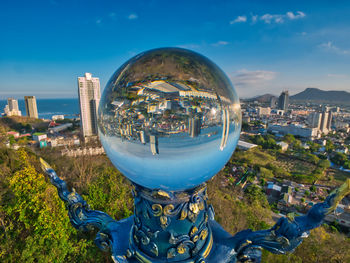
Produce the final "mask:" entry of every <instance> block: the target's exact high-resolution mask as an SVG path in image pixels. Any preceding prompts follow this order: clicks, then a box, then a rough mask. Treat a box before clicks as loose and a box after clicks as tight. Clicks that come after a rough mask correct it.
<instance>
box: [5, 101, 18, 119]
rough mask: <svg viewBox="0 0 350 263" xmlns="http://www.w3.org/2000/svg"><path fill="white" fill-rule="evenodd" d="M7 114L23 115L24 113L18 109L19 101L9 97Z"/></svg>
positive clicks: (6, 108)
mask: <svg viewBox="0 0 350 263" xmlns="http://www.w3.org/2000/svg"><path fill="white" fill-rule="evenodd" d="M4 111H5V114H6V116H21V115H22V113H21V111H20V110H19V109H18V101H17V100H15V99H14V98H8V99H7V105H6V107H5V109H4Z"/></svg>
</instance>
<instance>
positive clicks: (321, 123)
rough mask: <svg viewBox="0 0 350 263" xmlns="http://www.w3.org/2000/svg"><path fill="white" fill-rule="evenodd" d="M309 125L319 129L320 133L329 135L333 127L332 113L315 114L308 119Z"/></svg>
mask: <svg viewBox="0 0 350 263" xmlns="http://www.w3.org/2000/svg"><path fill="white" fill-rule="evenodd" d="M308 122H309V125H310V126H311V127H312V128H317V129H318V130H319V131H320V132H322V133H325V134H327V133H328V132H329V131H330V130H331V126H332V112H330V111H323V112H313V113H311V114H310V115H309V117H308Z"/></svg>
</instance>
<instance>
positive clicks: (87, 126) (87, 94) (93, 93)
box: [78, 73, 101, 137]
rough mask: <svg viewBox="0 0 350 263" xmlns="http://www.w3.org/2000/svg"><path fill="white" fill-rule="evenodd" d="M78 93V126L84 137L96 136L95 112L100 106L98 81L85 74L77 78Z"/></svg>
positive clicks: (89, 74)
mask: <svg viewBox="0 0 350 263" xmlns="http://www.w3.org/2000/svg"><path fill="white" fill-rule="evenodd" d="M78 93H79V103H80V124H81V130H82V134H83V136H84V137H88V136H92V135H97V110H98V105H99V104H100V98H101V91H100V79H99V78H93V77H92V75H91V73H85V76H84V77H79V78H78Z"/></svg>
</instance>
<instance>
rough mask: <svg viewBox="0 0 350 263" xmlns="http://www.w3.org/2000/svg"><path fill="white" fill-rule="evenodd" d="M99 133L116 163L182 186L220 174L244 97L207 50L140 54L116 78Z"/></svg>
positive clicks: (136, 178)
mask: <svg viewBox="0 0 350 263" xmlns="http://www.w3.org/2000/svg"><path fill="white" fill-rule="evenodd" d="M98 115H99V121H98V126H99V136H100V139H101V142H102V145H103V147H104V149H105V151H106V153H107V155H108V157H109V158H110V160H111V161H112V163H113V164H114V165H115V166H116V167H117V168H118V169H119V170H120V171H121V172H122V173H123V174H124V175H125V176H126V177H128V178H129V179H130V180H131V181H133V182H135V183H137V184H139V185H142V186H144V187H148V188H151V189H156V188H157V189H158V188H159V189H164V190H172V191H175V190H184V189H188V188H192V187H195V186H197V185H199V184H201V183H203V182H205V181H207V180H208V179H210V178H211V177H212V176H214V175H215V174H216V173H217V172H219V171H220V169H221V168H222V167H223V166H224V165H225V163H226V162H227V161H228V160H229V159H230V157H231V155H232V153H233V151H234V149H235V147H236V145H237V142H238V138H239V134H240V130H241V110H240V104H239V99H238V96H237V94H236V92H235V90H234V88H233V87H232V85H231V83H230V81H229V80H228V78H227V77H226V75H225V73H224V72H223V71H222V70H221V69H220V68H219V67H218V66H216V65H215V64H214V63H213V62H211V61H210V60H209V59H207V58H206V57H203V56H202V55H199V54H198V53H195V52H192V51H189V50H185V49H180V48H162V49H155V50H151V51H148V52H144V53H141V54H139V55H137V56H135V57H133V58H132V59H130V60H129V61H127V62H126V63H125V64H124V65H122V66H121V67H120V68H119V69H118V70H117V71H116V72H115V73H114V74H113V76H112V77H111V79H110V80H109V82H108V83H107V86H106V88H105V91H104V93H103V95H102V98H101V102H100V106H99V112H98Z"/></svg>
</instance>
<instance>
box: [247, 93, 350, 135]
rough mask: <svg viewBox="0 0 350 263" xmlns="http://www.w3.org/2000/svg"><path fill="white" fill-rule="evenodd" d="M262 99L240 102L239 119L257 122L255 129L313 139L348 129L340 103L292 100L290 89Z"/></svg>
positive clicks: (347, 117) (347, 122)
mask: <svg viewBox="0 0 350 263" xmlns="http://www.w3.org/2000/svg"><path fill="white" fill-rule="evenodd" d="M270 96H271V98H270V99H269V100H266V99H265V101H264V102H259V101H248V102H245V103H242V105H241V106H242V113H243V116H242V120H243V121H244V122H247V123H250V122H254V121H258V122H260V124H259V125H260V128H259V129H257V130H256V133H260V134H264V133H266V132H269V133H272V134H275V135H277V136H284V135H286V134H292V135H294V136H297V137H301V138H304V139H307V140H314V139H317V138H320V137H321V136H323V135H327V134H329V133H332V132H333V131H335V130H340V129H343V130H345V132H346V129H349V121H348V120H349V117H350V116H347V115H346V113H344V112H342V111H341V109H340V107H338V106H336V107H329V106H327V105H319V104H318V105H314V104H310V105H308V104H292V105H290V102H289V92H288V91H283V92H282V93H281V94H280V96H279V97H278V98H277V97H275V96H272V95H270Z"/></svg>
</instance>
